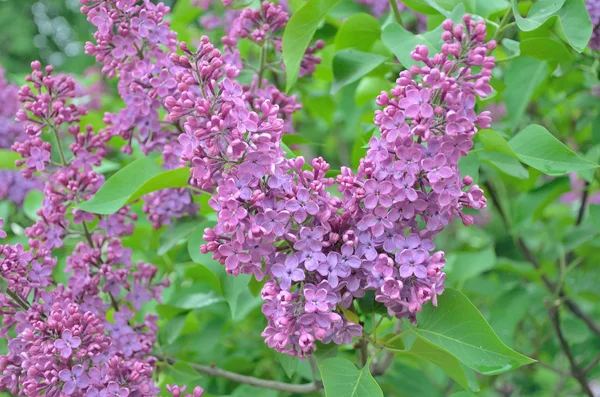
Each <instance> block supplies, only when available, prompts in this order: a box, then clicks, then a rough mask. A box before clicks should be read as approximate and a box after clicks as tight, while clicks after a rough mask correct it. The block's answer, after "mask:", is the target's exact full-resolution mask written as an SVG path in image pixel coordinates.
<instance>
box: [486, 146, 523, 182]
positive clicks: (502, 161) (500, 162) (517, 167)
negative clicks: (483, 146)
mask: <svg viewBox="0 0 600 397" xmlns="http://www.w3.org/2000/svg"><path fill="white" fill-rule="evenodd" d="M479 159H480V160H481V162H482V163H484V164H487V165H489V166H492V167H494V168H495V169H497V170H498V171H500V172H503V173H505V174H506V175H510V176H512V177H515V178H518V179H528V178H529V171H527V168H525V167H523V164H521V163H520V162H519V160H518V159H517V158H515V157H511V156H507V155H506V154H503V153H498V152H483V153H479Z"/></svg>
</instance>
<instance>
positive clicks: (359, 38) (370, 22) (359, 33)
mask: <svg viewBox="0 0 600 397" xmlns="http://www.w3.org/2000/svg"><path fill="white" fill-rule="evenodd" d="M380 36H381V26H379V22H378V21H377V19H375V18H374V17H373V16H371V15H369V14H362V13H361V14H356V15H353V16H351V17H350V18H348V19H347V20H346V22H344V24H343V25H342V26H341V27H340V29H339V30H338V32H337V34H336V35H335V49H336V51H340V50H343V49H345V48H354V49H357V50H359V51H366V52H368V51H369V50H370V49H371V47H373V43H374V42H375V41H376V40H378V39H379V37H380Z"/></svg>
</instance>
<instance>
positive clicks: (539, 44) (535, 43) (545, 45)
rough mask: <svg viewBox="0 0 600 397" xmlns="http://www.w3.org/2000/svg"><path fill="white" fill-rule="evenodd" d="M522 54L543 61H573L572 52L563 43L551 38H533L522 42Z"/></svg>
mask: <svg viewBox="0 0 600 397" xmlns="http://www.w3.org/2000/svg"><path fill="white" fill-rule="evenodd" d="M520 50H521V54H522V55H524V56H529V57H532V58H536V59H540V60H542V61H558V62H561V63H563V62H567V61H571V60H573V55H571V51H569V49H568V48H567V47H565V45H564V44H563V43H561V42H560V41H558V40H555V39H552V38H550V37H531V38H529V39H525V40H523V41H521V45H520Z"/></svg>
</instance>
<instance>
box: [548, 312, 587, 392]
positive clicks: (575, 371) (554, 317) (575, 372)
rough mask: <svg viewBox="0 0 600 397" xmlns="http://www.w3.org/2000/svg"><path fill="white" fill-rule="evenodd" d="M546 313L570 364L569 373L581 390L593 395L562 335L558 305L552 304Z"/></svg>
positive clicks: (583, 373)
mask: <svg viewBox="0 0 600 397" xmlns="http://www.w3.org/2000/svg"><path fill="white" fill-rule="evenodd" d="M548 314H549V315H550V320H551V322H552V326H553V327H554V332H556V336H557V337H558V341H559V342H560V347H561V348H562V351H563V352H564V353H565V355H566V356H567V359H568V360H569V365H570V366H571V375H572V376H573V377H574V378H575V379H576V380H577V381H578V382H579V385H580V386H581V390H582V391H583V392H584V393H585V394H587V395H588V396H590V397H594V393H592V390H591V389H590V386H589V384H588V381H587V379H586V377H585V372H584V370H582V369H581V368H580V367H579V365H577V362H576V361H575V357H573V353H572V352H571V348H570V347H569V344H568V343H567V340H566V339H565V336H564V335H563V332H562V329H561V328H560V317H559V316H560V314H559V311H558V305H557V304H552V305H549V307H548Z"/></svg>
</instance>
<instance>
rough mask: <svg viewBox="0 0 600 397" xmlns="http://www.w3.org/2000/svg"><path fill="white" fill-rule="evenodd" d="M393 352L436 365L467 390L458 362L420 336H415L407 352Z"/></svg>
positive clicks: (465, 377) (466, 383) (464, 377)
mask: <svg viewBox="0 0 600 397" xmlns="http://www.w3.org/2000/svg"><path fill="white" fill-rule="evenodd" d="M393 351H394V352H396V354H398V355H401V356H402V355H406V356H414V357H418V358H420V359H423V360H426V361H429V362H430V363H432V364H435V365H437V366H438V367H439V368H440V369H442V370H443V371H444V372H445V373H446V374H447V375H448V376H449V377H451V378H452V379H454V380H455V381H456V383H458V384H459V385H461V386H462V387H463V388H465V389H468V388H469V381H468V379H467V375H466V374H465V371H464V369H463V367H462V366H461V364H460V361H458V359H457V358H456V357H454V356H453V355H452V354H450V353H449V352H448V351H446V350H444V349H442V348H441V347H439V346H437V345H435V344H433V343H431V342H429V341H428V340H427V339H425V338H423V337H421V336H418V335H417V337H416V339H415V340H414V342H413V343H412V345H411V347H410V349H409V350H406V351H402V350H400V351H397V350H393Z"/></svg>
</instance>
